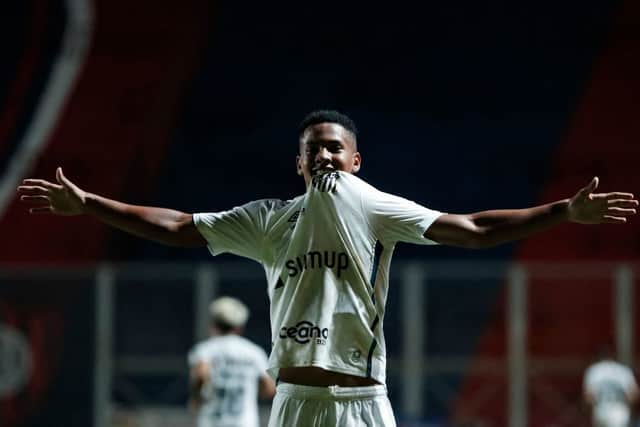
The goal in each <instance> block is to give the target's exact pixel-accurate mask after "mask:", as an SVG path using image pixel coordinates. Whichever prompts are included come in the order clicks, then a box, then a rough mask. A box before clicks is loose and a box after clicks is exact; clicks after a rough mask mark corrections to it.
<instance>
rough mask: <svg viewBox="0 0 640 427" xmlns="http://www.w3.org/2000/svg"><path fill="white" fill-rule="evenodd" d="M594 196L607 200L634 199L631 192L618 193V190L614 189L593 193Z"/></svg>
mask: <svg viewBox="0 0 640 427" xmlns="http://www.w3.org/2000/svg"><path fill="white" fill-rule="evenodd" d="M594 196H597V197H598V198H603V199H607V200H611V199H626V200H632V199H635V197H634V195H633V193H620V192H618V191H614V192H613V193H598V194H594Z"/></svg>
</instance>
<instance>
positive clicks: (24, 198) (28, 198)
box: [20, 196, 50, 205]
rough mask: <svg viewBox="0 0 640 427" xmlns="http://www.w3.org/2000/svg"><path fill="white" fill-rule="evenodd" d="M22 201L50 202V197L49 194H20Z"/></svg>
mask: <svg viewBox="0 0 640 427" xmlns="http://www.w3.org/2000/svg"><path fill="white" fill-rule="evenodd" d="M20 201H21V202H25V203H39V204H47V205H48V204H49V203H50V201H49V197H47V196H20Z"/></svg>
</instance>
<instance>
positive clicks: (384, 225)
mask: <svg viewBox="0 0 640 427" xmlns="http://www.w3.org/2000/svg"><path fill="white" fill-rule="evenodd" d="M298 135H299V141H298V148H299V153H298V156H297V159H296V166H297V173H298V175H299V176H301V177H302V178H303V179H304V182H305V185H306V191H305V192H304V194H302V195H300V196H298V197H295V198H293V199H291V200H287V201H282V200H258V201H254V202H250V203H247V204H245V205H242V206H238V207H235V208H233V209H231V210H229V211H225V212H216V213H200V214H190V213H184V212H179V211H175V210H169V209H163V208H156V207H146V206H136V205H130V204H125V203H121V202H118V201H115V200H110V199H107V198H105V197H102V196H99V195H97V194H92V193H89V192H86V191H84V190H82V189H81V188H80V187H78V186H77V185H76V184H74V183H73V182H72V181H71V180H69V179H68V178H67V177H66V176H65V175H64V174H63V171H62V169H61V168H58V169H57V170H56V180H57V182H55V183H54V182H49V181H46V180H42V179H27V180H25V181H24V183H23V185H22V186H20V187H19V193H20V194H21V195H22V196H21V200H23V201H25V202H32V203H35V207H32V208H31V209H30V212H31V213H54V214H60V215H80V214H89V215H92V216H94V217H96V218H97V219H99V220H101V221H103V222H104V223H107V224H109V225H112V226H114V227H117V228H119V229H121V230H124V231H127V232H129V233H132V234H134V235H137V236H140V237H143V238H146V239H151V240H155V241H158V242H161V243H165V244H169V245H182V246H204V245H206V246H208V248H209V251H210V252H211V253H212V254H213V255H217V254H220V253H224V252H229V253H233V254H236V255H239V256H243V257H247V258H250V259H253V260H256V261H258V262H260V263H261V264H262V265H263V267H264V269H265V272H266V276H267V282H268V294H269V297H270V301H271V332H272V350H271V355H270V358H269V372H270V373H271V375H272V376H273V377H275V378H279V385H278V386H277V392H276V397H275V399H274V402H273V405H272V410H271V418H270V426H274V427H275V426H297V425H301V426H306V425H322V426H325V425H326V426H337V425H341V426H342V425H366V426H394V425H395V421H394V417H393V413H392V410H391V406H390V404H389V400H388V398H387V395H386V388H385V371H386V369H385V365H386V355H385V341H384V336H383V333H382V329H383V328H382V321H383V318H384V310H385V301H386V297H387V288H388V277H389V266H390V262H391V256H392V253H393V249H394V246H395V244H396V243H397V242H410V243H416V244H437V243H439V244H446V245H454V246H460V247H466V248H482V247H489V246H494V245H497V244H500V243H503V242H508V241H511V240H514V239H520V238H523V237H526V236H529V235H531V234H533V233H536V232H540V231H542V230H545V229H548V228H549V227H551V226H553V225H556V224H559V223H562V222H567V221H570V222H577V223H583V224H599V223H624V222H626V217H627V216H630V215H633V214H635V212H636V211H635V208H636V206H637V205H638V201H637V200H636V199H635V198H634V196H633V195H632V194H630V193H621V192H614V193H604V194H597V193H594V191H595V190H596V188H597V186H598V178H593V180H592V181H591V182H590V183H589V184H588V185H587V186H586V187H584V188H582V189H580V190H579V191H578V192H577V193H576V194H575V195H573V197H571V198H567V199H563V200H558V201H555V202H552V203H549V204H545V205H540V206H535V207H531V208H526V209H513V210H492V211H482V212H476V213H471V214H452V213H441V212H437V211H434V210H431V209H428V208H426V207H423V206H420V205H418V204H416V203H414V202H411V201H409V200H406V199H403V198H402V197H398V196H395V195H391V194H388V193H384V192H382V191H380V190H378V189H376V188H374V187H372V186H371V185H369V184H367V183H366V182H364V181H363V180H361V179H359V178H358V177H356V175H355V174H356V173H357V172H358V171H359V170H360V167H361V164H362V157H361V155H360V152H359V151H358V142H357V129H356V127H355V125H354V123H353V122H352V121H351V120H350V119H349V118H348V117H346V116H345V115H343V114H340V113H338V112H335V111H316V112H313V113H311V114H309V115H308V116H307V117H306V118H305V119H304V120H303V121H302V123H301V125H300V128H299V133H298Z"/></svg>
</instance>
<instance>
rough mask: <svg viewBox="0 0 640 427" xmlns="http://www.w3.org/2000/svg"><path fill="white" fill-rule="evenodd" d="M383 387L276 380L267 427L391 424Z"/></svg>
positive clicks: (386, 426) (380, 426)
mask: <svg viewBox="0 0 640 427" xmlns="http://www.w3.org/2000/svg"><path fill="white" fill-rule="evenodd" d="M395 425H396V421H395V419H394V418H393V410H392V409H391V403H390V402H389V398H388V397H387V387H385V386H383V385H374V386H368V387H339V386H331V387H311V386H306V385H294V384H287V383H280V384H278V387H277V388H276V397H275V398H274V399H273V405H272V407H271V416H270V417H269V427H329V426H330V427H333V426H340V427H395Z"/></svg>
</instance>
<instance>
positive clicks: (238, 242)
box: [193, 200, 271, 261]
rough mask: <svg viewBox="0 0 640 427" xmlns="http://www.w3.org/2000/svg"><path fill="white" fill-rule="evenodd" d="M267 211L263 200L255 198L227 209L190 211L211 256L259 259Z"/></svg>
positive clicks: (268, 206)
mask: <svg viewBox="0 0 640 427" xmlns="http://www.w3.org/2000/svg"><path fill="white" fill-rule="evenodd" d="M270 211H271V209H270V204H269V202H268V201H267V200H258V201H255V202H250V203H247V204H245V205H242V206H238V207H235V208H233V209H231V210H228V211H223V212H214V213H197V214H194V215H193V222H194V224H195V225H196V227H197V228H198V231H199V232H200V234H202V236H203V237H204V238H205V239H206V241H207V247H208V248H209V251H210V252H211V254H212V255H214V256H215V255H220V254H222V253H227V252H228V253H232V254H235V255H239V256H242V257H246V258H250V259H253V260H255V261H260V260H261V258H262V251H263V241H264V237H265V233H266V223H267V221H268V218H269V214H270Z"/></svg>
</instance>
